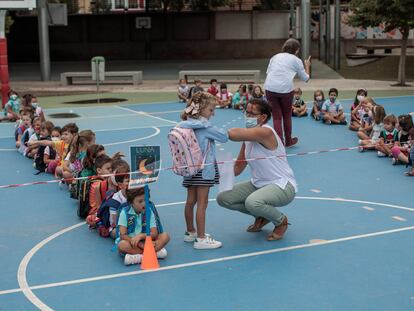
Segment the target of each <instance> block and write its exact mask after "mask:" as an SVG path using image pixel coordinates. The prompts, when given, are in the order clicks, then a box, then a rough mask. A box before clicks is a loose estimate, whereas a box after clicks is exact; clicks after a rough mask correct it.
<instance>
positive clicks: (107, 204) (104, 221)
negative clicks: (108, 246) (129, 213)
mask: <svg viewBox="0 0 414 311" xmlns="http://www.w3.org/2000/svg"><path fill="white" fill-rule="evenodd" d="M115 193H116V191H115V190H113V189H111V190H108V191H107V192H106V194H105V197H104V199H103V200H102V203H101V206H100V207H99V209H98V213H97V217H98V218H99V221H98V223H97V226H98V228H101V227H104V228H106V229H108V230H109V228H110V227H111V223H110V220H109V219H110V210H111V209H114V210H117V211H118V210H119V207H120V206H121V203H120V202H119V201H117V200H115V199H113V196H114V194H115ZM99 232H100V235H101V232H102V233H104V236H103V237H108V236H109V231H108V234H105V230H99Z"/></svg>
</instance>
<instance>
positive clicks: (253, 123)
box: [244, 117, 257, 128]
mask: <svg viewBox="0 0 414 311" xmlns="http://www.w3.org/2000/svg"><path fill="white" fill-rule="evenodd" d="M244 122H245V124H246V128H252V127H256V126H257V118H248V117H246V118H245V119H244Z"/></svg>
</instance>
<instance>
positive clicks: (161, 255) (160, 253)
mask: <svg viewBox="0 0 414 311" xmlns="http://www.w3.org/2000/svg"><path fill="white" fill-rule="evenodd" d="M167 254H168V252H167V250H166V249H165V248H161V249H160V250H159V251H158V252H157V258H158V259H164V258H165V257H167Z"/></svg>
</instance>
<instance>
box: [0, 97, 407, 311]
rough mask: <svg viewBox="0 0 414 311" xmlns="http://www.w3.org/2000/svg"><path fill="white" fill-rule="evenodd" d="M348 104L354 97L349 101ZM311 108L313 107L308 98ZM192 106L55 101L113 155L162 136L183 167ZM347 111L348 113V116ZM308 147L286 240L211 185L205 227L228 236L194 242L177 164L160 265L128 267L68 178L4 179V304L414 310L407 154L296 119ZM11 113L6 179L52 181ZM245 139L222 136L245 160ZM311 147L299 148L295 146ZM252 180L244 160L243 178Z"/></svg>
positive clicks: (165, 181)
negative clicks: (89, 218)
mask: <svg viewBox="0 0 414 311" xmlns="http://www.w3.org/2000/svg"><path fill="white" fill-rule="evenodd" d="M375 100H376V102H377V103H378V104H380V105H383V106H384V107H385V110H386V112H387V113H393V114H395V115H399V114H403V113H410V112H414V96H401V97H388V98H386V97H384V98H376V99H375ZM341 102H342V104H343V105H344V108H345V111H346V112H347V113H348V112H349V107H350V105H351V100H342V101H341ZM308 106H309V107H310V104H308ZM182 109H183V104H179V103H173V102H171V103H152V104H139V105H138V104H136V105H120V106H105V107H75V108H59V109H47V110H46V114H47V115H48V114H52V113H59V112H69V110H71V112H74V113H77V114H79V115H80V116H81V117H80V118H76V119H50V120H51V121H53V122H54V123H55V124H57V125H63V124H65V123H68V122H76V123H77V125H78V126H79V128H80V129H92V130H93V131H95V132H96V141H97V143H100V144H103V145H105V148H106V150H107V153H108V154H113V153H115V152H117V151H121V152H123V153H124V154H126V155H128V154H129V146H133V145H142V144H149V145H160V146H161V156H162V161H163V163H162V166H163V167H164V168H167V167H170V166H171V163H172V162H171V156H170V151H169V148H168V143H167V134H168V131H169V130H170V129H171V128H172V127H173V126H174V125H175V124H176V122H179V121H180V112H181V111H182ZM347 116H348V119H349V115H347ZM212 122H213V123H214V124H215V125H217V126H219V127H223V128H231V127H243V126H244V121H243V115H242V113H241V112H240V111H236V110H232V109H223V110H220V109H217V110H216V115H215V117H214V118H213V119H212ZM293 122H294V123H293V132H294V135H295V136H298V137H299V139H300V140H299V143H298V145H297V146H295V147H293V148H290V149H287V152H288V154H289V155H290V156H289V163H290V165H291V167H292V169H293V171H294V173H295V176H296V179H297V181H298V187H299V192H298V193H297V197H296V199H295V200H294V201H293V202H292V203H291V204H289V205H288V206H287V207H284V208H282V211H283V213H285V214H286V215H287V216H288V217H289V222H290V223H291V226H289V229H288V231H287V233H286V235H285V236H284V238H283V240H280V241H273V242H268V241H266V236H267V234H268V233H269V232H270V231H271V230H273V226H271V225H268V226H266V227H265V228H264V230H263V231H262V232H259V233H248V232H246V228H247V226H248V225H249V224H250V223H252V221H253V219H249V218H248V217H246V216H245V215H242V214H237V213H235V212H231V211H228V210H226V209H224V208H222V207H220V206H218V204H217V203H216V202H215V198H216V195H217V192H218V187H214V188H213V189H212V191H211V192H210V203H209V207H208V209H207V224H206V228H207V232H209V233H211V234H212V235H213V236H214V237H215V238H217V239H218V240H220V241H222V242H223V247H222V248H220V249H217V250H208V251H197V250H195V249H193V246H192V244H187V243H185V242H183V234H184V231H185V222H184V202H185V198H186V191H185V189H184V188H183V187H182V186H181V181H182V179H181V177H180V176H177V175H174V174H173V173H172V171H170V170H164V171H162V172H161V173H160V179H159V181H158V182H157V183H155V184H151V185H150V188H151V199H152V201H153V202H154V203H155V204H156V206H157V209H158V212H159V213H160V217H161V220H162V222H163V225H164V228H165V230H166V231H167V232H169V233H170V236H171V241H170V243H169V244H168V245H167V250H168V256H167V258H166V259H164V260H160V265H161V268H160V269H159V270H149V271H148V270H145V271H144V270H140V266H139V265H138V266H124V265H123V262H122V259H121V258H120V257H119V255H118V254H117V253H115V252H111V249H112V246H113V241H112V240H111V239H103V238H100V237H99V236H98V235H97V233H96V232H95V231H90V230H89V229H88V226H87V225H86V224H85V222H84V221H83V220H81V219H79V218H78V217H77V216H76V203H77V202H76V201H74V200H72V199H70V198H69V195H68V193H67V192H66V191H63V190H60V189H59V187H58V185H57V183H52V184H47V185H33V186H26V187H16V188H8V189H0V194H1V198H2V200H1V207H2V214H3V217H2V219H1V220H0V224H1V228H2V235H1V236H0V254H1V256H0V310H36V309H37V308H39V309H42V310H51V309H53V310H85V309H87V310H121V309H125V310H127V309H128V310H130V309H132V310H139V309H146V310H151V311H155V310H163V311H164V310H180V311H185V310H197V311H204V310H206V311H210V310H238V311H240V310H246V311H247V310H248V311H254V310H318V311H320V310H353V311H355V310H364V311H366V310H376V311H377V310H414V282H413V280H414V252H413V250H412V246H413V245H414V195H413V189H414V179H413V178H410V177H406V176H404V174H403V173H404V172H405V171H406V170H407V168H405V166H404V165H398V166H393V165H391V161H390V159H387V158H378V157H377V155H376V153H375V152H368V151H367V152H363V153H359V152H358V151H357V150H355V149H351V150H344V151H332V152H324V153H313V154H301V153H306V152H313V151H321V150H331V149H336V148H346V147H355V146H357V140H358V138H357V137H356V133H355V132H351V131H349V130H348V129H347V127H346V126H340V125H339V126H328V125H324V124H322V123H320V122H315V121H314V120H313V119H312V118H310V117H307V118H300V119H298V118H295V119H294V120H293ZM13 129H14V125H13V124H10V123H9V124H7V123H0V156H1V159H2V164H3V165H2V166H1V167H0V185H6V184H16V183H25V182H32V181H40V180H51V179H53V177H52V176H51V175H47V174H40V175H38V176H35V175H34V173H35V172H36V171H35V169H34V168H33V167H32V166H31V161H30V160H28V159H26V158H24V157H22V156H20V155H19V154H18V153H17V152H16V151H15V149H14V138H13ZM239 149H240V143H235V142H229V143H227V144H222V145H218V146H217V152H219V153H220V152H221V153H225V152H230V153H231V154H232V155H233V157H236V156H237V154H238V152H239ZM298 153H299V155H297V154H298ZM249 178H250V172H249V170H246V171H245V172H244V173H243V174H242V175H241V176H239V177H237V179H236V181H244V180H247V179H249Z"/></svg>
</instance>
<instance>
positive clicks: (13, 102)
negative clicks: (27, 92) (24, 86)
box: [0, 90, 20, 122]
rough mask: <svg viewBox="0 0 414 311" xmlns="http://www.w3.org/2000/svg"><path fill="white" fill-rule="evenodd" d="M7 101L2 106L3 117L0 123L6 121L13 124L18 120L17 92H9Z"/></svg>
mask: <svg viewBox="0 0 414 311" xmlns="http://www.w3.org/2000/svg"><path fill="white" fill-rule="evenodd" d="M8 96H9V101H8V102H7V103H6V105H5V106H4V115H3V117H2V118H0V122H1V121H4V120H8V121H10V122H14V121H17V120H19V119H20V114H19V111H20V99H19V94H17V92H15V91H13V90H10V91H9V93H8Z"/></svg>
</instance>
